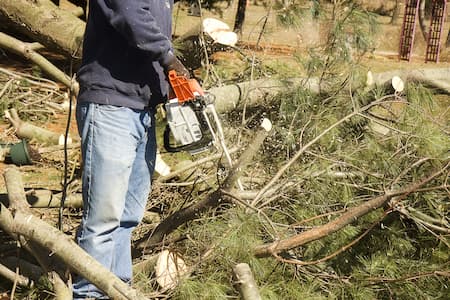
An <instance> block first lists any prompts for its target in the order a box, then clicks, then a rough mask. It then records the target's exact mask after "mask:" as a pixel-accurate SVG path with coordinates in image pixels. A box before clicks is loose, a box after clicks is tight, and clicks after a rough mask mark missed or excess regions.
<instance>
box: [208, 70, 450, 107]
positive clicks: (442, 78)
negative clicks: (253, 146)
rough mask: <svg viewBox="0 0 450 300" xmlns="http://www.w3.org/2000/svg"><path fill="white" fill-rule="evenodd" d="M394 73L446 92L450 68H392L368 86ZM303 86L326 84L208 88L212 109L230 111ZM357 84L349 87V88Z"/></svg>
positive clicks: (314, 88) (298, 81)
mask: <svg viewBox="0 0 450 300" xmlns="http://www.w3.org/2000/svg"><path fill="white" fill-rule="evenodd" d="M394 76H397V77H399V78H401V79H402V80H403V82H405V84H408V82H416V83H422V84H424V85H426V86H429V87H432V88H436V89H438V90H439V91H440V92H442V93H445V94H450V68H433V69H417V70H394V71H388V72H382V73H375V74H373V78H372V80H371V82H370V86H368V87H367V89H373V88H375V87H377V86H391V82H392V78H393V77H394ZM299 87H303V88H304V89H307V90H309V91H311V92H312V93H319V92H321V91H322V92H326V91H327V89H328V88H327V86H326V85H323V84H322V85H319V80H318V78H300V77H299V78H290V79H285V80H280V79H259V80H254V81H246V82H241V83H236V84H233V85H227V86H222V87H213V88H211V89H209V90H208V92H209V93H211V94H212V95H214V97H215V106H216V110H217V112H219V113H224V112H228V111H232V110H234V109H236V108H239V107H243V105H244V103H245V104H246V105H248V106H256V105H258V104H260V103H261V101H263V100H264V99H266V98H273V97H274V96H276V95H277V94H279V93H282V92H286V91H289V90H292V89H293V88H294V89H295V88H299ZM357 88H361V86H356V87H352V90H356V89H357Z"/></svg>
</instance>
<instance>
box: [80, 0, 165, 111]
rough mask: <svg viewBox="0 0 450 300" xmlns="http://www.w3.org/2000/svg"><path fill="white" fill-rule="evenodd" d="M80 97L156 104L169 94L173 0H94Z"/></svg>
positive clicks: (118, 103)
mask: <svg viewBox="0 0 450 300" xmlns="http://www.w3.org/2000/svg"><path fill="white" fill-rule="evenodd" d="M89 2H90V3H89V16H88V21H87V25H86V32H85V36H84V43H83V57H82V63H81V67H80V69H79V70H78V72H77V79H78V82H79V83H80V93H79V94H78V101H80V102H83V101H89V102H94V103H101V104H111V105H116V106H126V107H130V108H134V109H145V108H148V107H150V108H151V107H154V106H155V105H156V104H158V103H160V102H163V101H164V99H165V98H166V95H167V82H166V80H165V75H164V71H163V69H162V67H161V64H162V65H164V64H165V63H166V62H167V61H168V60H169V59H170V57H171V56H173V53H172V44H171V41H170V37H171V33H172V8H173V0H90V1H89Z"/></svg>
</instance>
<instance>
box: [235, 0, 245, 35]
mask: <svg viewBox="0 0 450 300" xmlns="http://www.w3.org/2000/svg"><path fill="white" fill-rule="evenodd" d="M246 9H247V0H239V2H238V7H237V12H236V18H235V20H234V28H233V31H234V32H236V33H242V27H243V26H244V21H245V10H246Z"/></svg>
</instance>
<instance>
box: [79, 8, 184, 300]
mask: <svg viewBox="0 0 450 300" xmlns="http://www.w3.org/2000/svg"><path fill="white" fill-rule="evenodd" d="M172 7H173V0H91V1H90V3H89V16H88V22H87V27H86V32H85V37H84V44H83V59H82V64H81V67H80V69H79V71H78V74H77V77H78V81H79V83H80V93H79V95H78V101H77V111H76V115H77V124H78V131H79V133H80V136H81V140H82V157H83V177H82V179H83V203H84V211H83V219H82V223H81V226H80V230H79V232H78V234H77V240H78V244H79V245H80V246H81V247H82V248H83V249H84V250H85V251H87V252H88V253H89V254H90V255H91V256H93V257H94V258H95V259H97V260H98V261H99V262H100V263H102V264H103V265H104V266H105V267H107V268H109V269H110V270H111V271H112V272H113V273H115V274H116V275H117V276H118V277H119V278H121V279H122V280H123V281H125V282H130V280H131V276H132V269H131V268H132V264H131V249H130V248H131V245H130V244H131V242H130V241H131V232H132V230H133V229H134V228H135V227H136V225H137V224H138V223H139V222H140V221H141V219H142V216H143V213H144V209H145V204H146V201H147V197H148V194H149V192H150V180H151V176H152V173H153V169H154V162H155V155H156V142H155V123H154V122H155V120H154V114H153V112H154V107H155V106H156V105H157V104H158V103H161V102H163V101H164V100H165V99H166V96H167V90H168V85H167V82H166V80H165V76H166V74H167V72H168V71H169V70H175V71H177V73H179V74H181V75H185V76H189V73H188V71H187V70H186V69H185V67H184V66H183V65H182V64H181V63H180V62H179V61H178V60H177V59H176V57H175V56H174V54H173V49H172V44H171V41H170V36H171V27H172V24H171V23H172V21H171V19H172ZM73 289H74V291H73V292H74V299H85V298H99V299H101V298H105V296H104V294H103V293H102V292H101V291H100V290H99V289H98V288H97V287H95V286H94V285H93V284H92V283H90V282H88V281H87V280H85V279H83V278H77V279H76V280H75V281H74V285H73Z"/></svg>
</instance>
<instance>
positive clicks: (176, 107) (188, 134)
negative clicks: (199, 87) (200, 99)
mask: <svg viewBox="0 0 450 300" xmlns="http://www.w3.org/2000/svg"><path fill="white" fill-rule="evenodd" d="M165 106H166V112H167V123H168V125H169V127H170V131H171V132H172V135H173V137H174V138H175V141H176V142H177V143H179V144H180V145H183V146H184V145H189V144H192V143H195V142H198V141H199V140H201V139H202V136H203V135H202V130H201V128H200V122H199V120H198V118H197V115H196V113H195V111H194V109H193V108H192V107H191V106H190V105H187V104H185V105H180V104H179V102H178V100H177V99H172V100H169V101H168V102H167V103H166V104H165Z"/></svg>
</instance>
